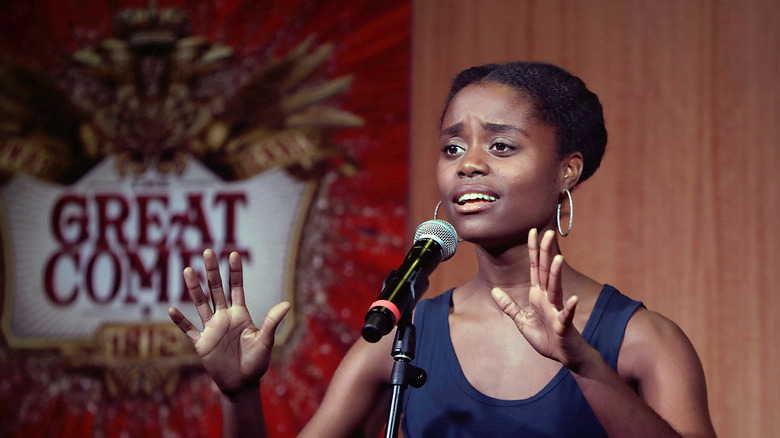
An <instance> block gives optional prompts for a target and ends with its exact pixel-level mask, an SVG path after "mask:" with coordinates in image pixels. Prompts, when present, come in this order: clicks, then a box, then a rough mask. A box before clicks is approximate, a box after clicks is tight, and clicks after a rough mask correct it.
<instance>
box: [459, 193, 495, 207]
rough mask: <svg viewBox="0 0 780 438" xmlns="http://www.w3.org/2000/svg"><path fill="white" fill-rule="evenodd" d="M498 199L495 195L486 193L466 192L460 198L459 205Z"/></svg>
mask: <svg viewBox="0 0 780 438" xmlns="http://www.w3.org/2000/svg"><path fill="white" fill-rule="evenodd" d="M495 200H496V197H495V196H490V195H486V194H484V193H465V194H463V195H461V196H460V197H459V198H458V201H457V202H458V205H466V204H467V203H469V202H493V201H495Z"/></svg>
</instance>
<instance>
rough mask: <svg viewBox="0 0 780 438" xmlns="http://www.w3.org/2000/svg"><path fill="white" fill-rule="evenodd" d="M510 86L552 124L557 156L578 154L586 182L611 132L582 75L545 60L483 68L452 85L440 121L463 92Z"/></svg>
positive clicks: (465, 72) (469, 71) (468, 71)
mask: <svg viewBox="0 0 780 438" xmlns="http://www.w3.org/2000/svg"><path fill="white" fill-rule="evenodd" d="M480 83H496V84H503V85H508V86H510V87H512V88H514V89H515V90H517V92H518V93H520V94H521V95H522V96H524V97H528V98H530V99H531V102H532V104H533V105H534V108H535V114H534V116H535V117H537V119H538V120H539V121H540V122H542V123H545V124H548V125H550V126H553V127H554V128H555V129H556V131H557V134H558V152H559V154H561V155H562V156H563V155H567V154H570V153H573V152H580V153H581V154H582V157H583V169H582V175H580V180H579V182H582V181H585V180H586V179H588V178H589V177H590V176H591V175H593V173H594V172H595V171H596V169H598V167H599V165H600V164H601V158H602V157H603V156H604V150H605V149H606V146H607V128H606V126H605V125H604V114H603V111H602V108H601V102H599V98H598V96H596V95H595V94H594V93H593V92H591V91H590V90H588V88H587V87H586V86H585V83H584V82H583V81H582V80H581V79H580V78H578V77H576V76H574V75H572V74H571V73H569V72H568V71H566V70H564V69H563V68H561V67H558V66H556V65H552V64H547V63H543V62H510V63H506V64H485V65H482V66H478V67H471V68H468V69H466V70H463V71H462V72H460V73H459V74H458V75H457V76H456V77H455V79H454V80H453V81H452V87H451V88H450V93H449V95H448V96H447V101H446V102H445V104H444V111H443V112H442V119H443V118H444V113H446V112H447V109H448V108H449V105H450V102H452V99H453V98H454V97H455V95H456V94H458V92H459V91H460V90H462V89H463V88H465V87H466V86H468V85H472V84H480Z"/></svg>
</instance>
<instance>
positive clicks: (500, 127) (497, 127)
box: [482, 122, 528, 137]
mask: <svg viewBox="0 0 780 438" xmlns="http://www.w3.org/2000/svg"><path fill="white" fill-rule="evenodd" d="M482 128H483V129H484V130H485V131H490V132H514V133H517V134H522V135H524V136H526V137H528V132H527V131H526V130H524V129H522V128H520V127H518V126H515V125H507V124H504V123H488V122H485V123H483V124H482Z"/></svg>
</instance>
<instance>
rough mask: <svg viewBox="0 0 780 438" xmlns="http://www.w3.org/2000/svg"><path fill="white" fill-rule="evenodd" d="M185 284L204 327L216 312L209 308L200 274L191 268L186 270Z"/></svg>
mask: <svg viewBox="0 0 780 438" xmlns="http://www.w3.org/2000/svg"><path fill="white" fill-rule="evenodd" d="M184 284H186V285H187V291H188V292H189V294H190V298H192V302H193V303H195V310H197V311H198V316H200V322H202V323H203V325H206V322H208V321H209V320H210V319H211V317H212V316H214V312H212V311H211V307H209V303H208V301H207V300H206V294H204V293H203V288H201V287H200V280H199V279H198V274H196V273H195V270H194V269H192V268H191V267H189V266H188V267H186V268H184Z"/></svg>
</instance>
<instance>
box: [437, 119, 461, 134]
mask: <svg viewBox="0 0 780 438" xmlns="http://www.w3.org/2000/svg"><path fill="white" fill-rule="evenodd" d="M461 129H463V123H460V122H459V123H456V124H454V125H452V126H448V127H446V128H444V129H442V130H441V132H440V133H439V137H442V136H445V135H456V134H457V133H459V132H460V130H461Z"/></svg>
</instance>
